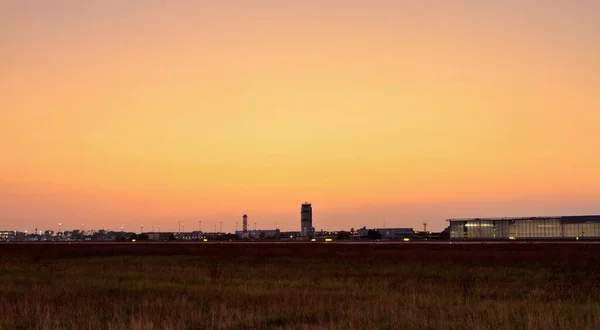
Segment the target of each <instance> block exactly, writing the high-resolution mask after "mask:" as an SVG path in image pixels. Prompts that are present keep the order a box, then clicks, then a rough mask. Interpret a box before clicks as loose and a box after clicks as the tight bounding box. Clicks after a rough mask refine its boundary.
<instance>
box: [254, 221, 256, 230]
mask: <svg viewBox="0 0 600 330" xmlns="http://www.w3.org/2000/svg"><path fill="white" fill-rule="evenodd" d="M254 231H256V222H255V223H254Z"/></svg>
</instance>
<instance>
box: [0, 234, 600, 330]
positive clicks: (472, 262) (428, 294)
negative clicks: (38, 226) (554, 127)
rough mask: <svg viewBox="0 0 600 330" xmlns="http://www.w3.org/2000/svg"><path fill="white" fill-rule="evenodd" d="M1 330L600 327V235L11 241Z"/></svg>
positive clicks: (4, 259)
mask: <svg viewBox="0 0 600 330" xmlns="http://www.w3.org/2000/svg"><path fill="white" fill-rule="evenodd" d="M0 283H2V291H3V292H2V295H0V329H29V328H42V329H65V328H68V329H124V328H129V329H205V328H210V329H231V328H233V329H268V328H281V329H304V328H310V329H313V328H322V329H325V328H327V329H340V328H354V329H392V328H393V329H397V328H403V329H409V328H410V329H440V328H442V329H466V328H468V329H507V328H514V329H598V328H600V304H599V303H598V301H599V299H600V245H591V244H590V245H586V244H506V245H487V244H475V245H470V244H469V245H458V244H452V245H450V244H448V245H425V244H401V245H383V244H381V245H376V244H360V245H343V244H322V243H316V244H202V243H201V244H177V243H170V244H139V243H128V244H70V245H67V244H28V245H17V244H4V245H0Z"/></svg>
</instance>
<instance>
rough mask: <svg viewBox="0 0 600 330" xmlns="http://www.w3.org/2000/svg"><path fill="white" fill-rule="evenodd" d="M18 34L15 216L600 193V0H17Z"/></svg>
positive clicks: (513, 208)
mask: <svg viewBox="0 0 600 330" xmlns="http://www.w3.org/2000/svg"><path fill="white" fill-rule="evenodd" d="M324 3H326V4H324ZM0 49H2V51H1V52H0V152H1V153H0V227H2V229H13V227H15V229H19V230H28V229H29V230H32V229H33V228H36V227H38V228H49V229H56V228H55V227H56V226H57V224H58V223H59V222H62V224H63V228H69V229H75V228H78V227H79V225H80V224H81V223H85V224H86V226H88V224H89V227H90V228H91V227H93V228H96V229H99V228H100V227H101V226H102V224H103V223H104V224H106V227H107V228H114V229H116V228H120V226H121V224H125V226H126V227H127V228H131V229H134V228H136V229H137V228H139V226H140V224H143V225H144V228H150V227H151V226H153V225H155V226H158V225H162V228H163V229H164V230H175V229H176V227H177V221H183V222H184V223H185V224H186V228H189V229H190V230H192V229H194V230H195V229H196V228H197V227H198V221H203V225H205V226H206V228H212V227H213V225H214V224H218V223H219V222H220V221H222V222H223V229H224V230H227V231H233V230H234V229H235V222H236V221H241V220H240V219H241V216H242V214H244V213H247V214H248V215H249V217H250V218H251V222H252V223H254V222H257V223H258V227H259V228H274V227H275V222H278V226H279V227H280V228H282V229H285V230H299V229H298V228H299V223H300V204H301V203H302V202H304V201H310V202H312V203H313V208H314V226H315V228H316V229H317V230H319V229H321V228H330V229H349V228H350V227H355V228H357V227H362V226H365V225H366V226H369V227H379V226H381V225H382V223H383V222H384V221H385V223H386V225H387V226H389V227H414V228H415V229H417V228H421V227H422V226H421V222H423V221H428V222H429V227H428V228H431V229H432V230H442V229H443V228H444V227H445V226H446V225H447V224H446V223H445V222H444V219H446V218H450V217H463V216H514V215H517V216H524V215H563V214H585V213H594V214H597V213H600V152H599V150H600V130H598V125H599V123H600V2H598V1H585V0H579V1H538V0H533V1H512V0H508V1H458V2H452V3H451V2H444V1H419V2H417V1H414V2H408V1H406V2H404V1H347V0H345V1H341V0H332V1H275V0H273V1H267V0H261V1H242V0H239V1H191V0H190V1H172V2H168V1H141V0H139V1H137V0H132V1H120V0H119V1H117V0H106V1H79V0H59V1H43V0H28V1H21V0H14V1H13V0H8V1H7V0H4V1H0Z"/></svg>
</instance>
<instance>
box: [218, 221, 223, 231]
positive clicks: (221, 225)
mask: <svg viewBox="0 0 600 330" xmlns="http://www.w3.org/2000/svg"><path fill="white" fill-rule="evenodd" d="M219 232H220V233H222V232H223V221H220V222H219Z"/></svg>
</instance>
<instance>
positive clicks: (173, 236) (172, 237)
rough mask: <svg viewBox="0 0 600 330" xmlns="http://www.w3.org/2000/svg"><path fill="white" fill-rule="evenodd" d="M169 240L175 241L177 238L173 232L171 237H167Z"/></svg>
mask: <svg viewBox="0 0 600 330" xmlns="http://www.w3.org/2000/svg"><path fill="white" fill-rule="evenodd" d="M167 240H168V241H174V240H175V234H171V235H169V237H167Z"/></svg>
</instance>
